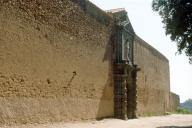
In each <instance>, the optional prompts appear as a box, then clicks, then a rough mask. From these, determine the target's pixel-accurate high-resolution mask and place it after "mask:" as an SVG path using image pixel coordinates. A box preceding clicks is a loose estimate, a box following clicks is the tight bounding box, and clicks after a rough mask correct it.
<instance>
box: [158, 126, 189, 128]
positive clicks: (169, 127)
mask: <svg viewBox="0 0 192 128" xmlns="http://www.w3.org/2000/svg"><path fill="white" fill-rule="evenodd" d="M157 128H192V126H163V127H157Z"/></svg>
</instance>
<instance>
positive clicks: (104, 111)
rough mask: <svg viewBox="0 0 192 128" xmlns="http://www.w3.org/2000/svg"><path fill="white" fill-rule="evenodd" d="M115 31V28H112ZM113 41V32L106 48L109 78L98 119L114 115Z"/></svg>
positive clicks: (104, 89) (101, 100)
mask: <svg viewBox="0 0 192 128" xmlns="http://www.w3.org/2000/svg"><path fill="white" fill-rule="evenodd" d="M112 32H113V30H112ZM113 43H114V34H113V33H112V34H111V36H110V38H109V41H108V42H107V45H106V48H105V54H104V57H103V62H104V61H108V64H109V66H108V78H107V81H106V83H104V84H105V86H104V88H103V92H102V97H101V99H100V102H99V108H98V111H97V120H101V119H103V118H109V117H113V116H114V96H113V91H114V90H113V89H114V86H113V56H114V55H113V53H114V52H113V51H114V50H113Z"/></svg>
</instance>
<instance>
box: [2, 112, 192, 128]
mask: <svg viewBox="0 0 192 128" xmlns="http://www.w3.org/2000/svg"><path fill="white" fill-rule="evenodd" d="M2 128H192V115H176V114H175V115H168V116H159V117H142V118H139V119H134V120H128V121H123V120H118V119H104V120H101V121H87V122H73V123H65V122H61V123H53V124H28V125H19V126H2Z"/></svg>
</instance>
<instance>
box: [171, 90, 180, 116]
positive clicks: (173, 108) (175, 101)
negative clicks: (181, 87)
mask: <svg viewBox="0 0 192 128" xmlns="http://www.w3.org/2000/svg"><path fill="white" fill-rule="evenodd" d="M179 106H180V98H179V96H178V95H177V94H175V93H172V92H171V93H170V111H171V112H175V111H176V110H177V108H178V107H179Z"/></svg>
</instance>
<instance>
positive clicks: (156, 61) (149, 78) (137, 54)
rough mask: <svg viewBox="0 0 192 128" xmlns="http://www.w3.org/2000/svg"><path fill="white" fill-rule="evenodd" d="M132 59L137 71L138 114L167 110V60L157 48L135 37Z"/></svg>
mask: <svg viewBox="0 0 192 128" xmlns="http://www.w3.org/2000/svg"><path fill="white" fill-rule="evenodd" d="M134 61H135V64H137V65H138V66H139V67H140V68H141V71H139V72H138V79H137V80H138V81H137V85H138V89H137V90H138V94H137V97H138V106H137V108H138V115H146V116H149V115H160V114H164V113H165V112H166V111H168V110H169V94H170V79H169V62H168V60H167V59H166V58H165V57H164V56H163V55H162V54H161V53H159V52H158V51H157V50H155V49H154V48H153V47H151V46H150V45H149V44H147V43H146V42H145V41H143V40H142V39H141V38H140V37H138V36H136V37H135V45H134Z"/></svg>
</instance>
